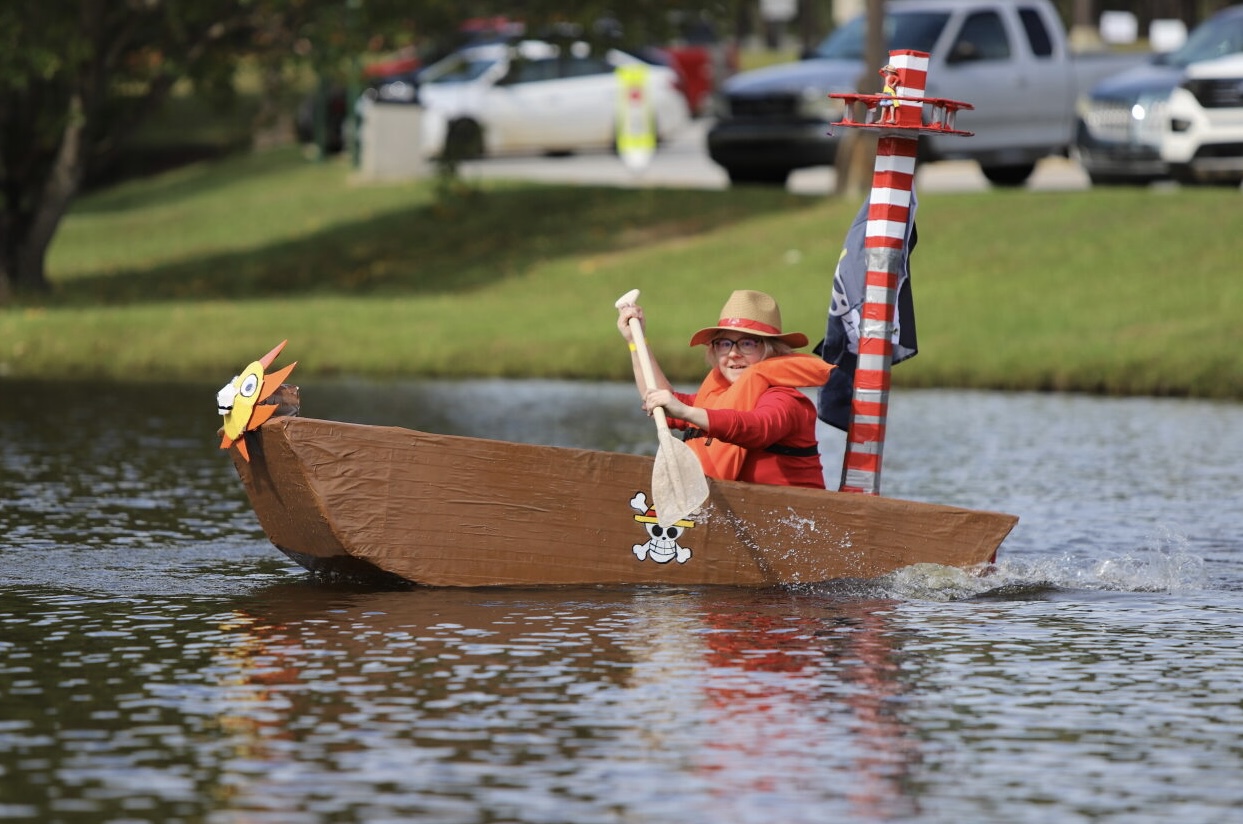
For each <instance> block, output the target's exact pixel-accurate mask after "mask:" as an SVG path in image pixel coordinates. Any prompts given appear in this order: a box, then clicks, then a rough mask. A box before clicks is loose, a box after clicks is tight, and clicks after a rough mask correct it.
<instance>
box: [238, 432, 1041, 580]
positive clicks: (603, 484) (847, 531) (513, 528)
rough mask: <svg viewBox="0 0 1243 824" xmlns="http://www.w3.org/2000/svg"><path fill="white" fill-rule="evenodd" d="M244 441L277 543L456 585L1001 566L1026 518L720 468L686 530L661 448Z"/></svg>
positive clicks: (303, 554) (253, 435)
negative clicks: (662, 489)
mask: <svg viewBox="0 0 1243 824" xmlns="http://www.w3.org/2000/svg"><path fill="white" fill-rule="evenodd" d="M244 438H245V443H246V446H247V450H246V452H247V453H248V457H249V460H247V456H246V455H245V454H243V452H242V450H240V449H238V448H236V447H234V448H231V449H230V450H229V452H230V454H231V455H232V458H233V462H234V464H235V466H236V467H237V471H238V473H239V475H240V476H241V479H242V483H243V485H244V487H245V490H246V494H247V495H248V496H249V498H250V503H251V505H252V506H253V508H254V510H255V513H256V514H257V515H258V518H259V523H260V525H261V526H262V527H263V530H264V532H265V533H266V534H267V535H268V537H269V538H270V539H271V541H272V543H273V544H274V545H275V546H276V547H277V548H278V549H279V550H281V551H282V552H284V553H285V554H286V555H288V556H289V557H290V558H292V559H294V560H295V561H297V562H298V563H299V564H301V565H302V566H304V567H306V568H307V569H310V570H312V571H315V572H320V573H330V574H342V575H346V576H350V577H360V576H361V577H380V578H388V579H400V580H401V581H403V582H408V583H412V584H419V585H427V586H439V587H484V586H556V585H674V586H677V585H683V586H687V585H725V586H743V587H767V586H778V585H791V584H810V583H817V582H823V581H831V580H838V579H846V578H874V577H877V576H881V575H884V574H886V573H889V572H892V571H894V570H897V569H900V568H902V567H906V566H911V565H914V564H940V565H944V566H950V567H959V568H964V569H975V568H985V567H986V566H987V565H988V564H989V563H990V562H991V561H993V560H995V557H996V552H997V548H998V546H1000V544H1001V542H1002V541H1003V540H1004V539H1005V537H1006V535H1007V534H1009V532H1010V530H1011V529H1012V528H1013V527H1014V525H1015V523H1016V522H1017V521H1018V519H1017V518H1016V517H1015V516H1013V515H1006V514H1001V513H996V512H985V511H977V510H970V509H962V508H957V507H952V506H942V505H937V504H929V503H919V502H913V501H904V500H898V499H893V498H885V497H880V496H876V495H865V494H858V493H849V492H835V491H827V490H817V489H803V488H793V487H783V486H764V485H756V484H748V483H740V482H732V481H719V480H712V479H710V480H709V496H708V500H707V502H706V503H705V504H704V506H703V507H702V508H701V509H700V510H698V511H697V512H694V513H692V514H691V515H690V516H688V517H687V518H686V519H684V520H682V521H679V522H678V523H676V524H675V525H673V526H671V527H669V528H667V529H666V528H662V527H661V526H660V525H659V524H658V523H657V518H656V513H655V512H654V510H653V509H652V508H651V505H650V496H651V490H650V484H651V482H652V467H653V458H651V457H647V456H641V455H628V454H621V453H613V452H603V451H593V450H584V449H571V448H565V447H553V446H539V445H532V444H521V443H510V442H505V441H496V440H488V439H482V438H468V437H461V436H451V435H437V434H431V433H427V432H419V431H415V430H410V429H404V428H399V427H389V426H368V425H361V424H350V423H341V422H336V421H328V420H317V419H314V418H302V417H286V416H277V417H273V418H271V419H269V420H267V421H266V422H264V423H263V424H262V425H260V426H259V427H258V428H256V429H254V430H252V431H247V432H246V433H245V435H244Z"/></svg>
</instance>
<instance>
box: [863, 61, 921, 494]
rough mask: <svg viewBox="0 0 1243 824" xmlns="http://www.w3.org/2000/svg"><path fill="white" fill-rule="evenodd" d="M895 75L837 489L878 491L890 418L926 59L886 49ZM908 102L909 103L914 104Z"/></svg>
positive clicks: (873, 199) (876, 177) (880, 148)
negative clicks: (897, 317)
mask: <svg viewBox="0 0 1243 824" xmlns="http://www.w3.org/2000/svg"><path fill="white" fill-rule="evenodd" d="M889 58H890V59H889V63H890V65H891V66H893V68H895V69H896V70H897V74H898V77H899V86H898V88H897V89H896V96H895V97H894V98H893V99H892V100H890V101H887V102H888V103H889V105H892V106H893V108H894V111H893V112H892V114H893V120H892V123H891V125H889V126H888V127H887V126H886V125H879V128H880V136H879V138H878V141H877V146H876V166H875V169H874V171H873V174H872V192H871V195H870V198H869V203H868V222H867V233H866V239H865V241H864V253H865V259H866V262H867V279H866V287H865V296H864V302H863V310H862V313H861V317H860V324H859V353H858V354H859V358H858V366H857V368H856V371H855V382H854V394H853V398H852V401H851V412H850V424H849V427H848V429H847V432H846V455H845V459H844V460H843V462H842V482H841V490H842V491H843V492H862V493H864V494H869V495H879V494H880V471H881V456H882V454H883V452H884V447H885V426H886V419H887V417H888V414H889V375H890V368H891V366H892V364H893V332H894V311H895V307H896V305H897V297H898V285H899V279H900V277H901V275H902V272H903V264H904V260H905V257H906V249H905V245H906V233H907V218H908V216H909V214H910V209H911V193H912V191H913V189H914V185H915V155H916V152H917V150H918V148H919V134H920V131H922V129H921V126H922V118H923V112H922V109H923V103H922V102H921V101H920V100H919V98H923V96H924V89H925V86H926V83H927V78H928V54H927V53H926V52H917V51H905V50H904V51H892V52H890V53H889ZM912 98H914V99H912Z"/></svg>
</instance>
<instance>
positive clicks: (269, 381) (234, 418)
mask: <svg viewBox="0 0 1243 824" xmlns="http://www.w3.org/2000/svg"><path fill="white" fill-rule="evenodd" d="M288 342H289V341H287V340H283V341H281V342H280V343H279V344H277V345H276V346H275V347H274V348H273V349H272V351H271V352H268V353H267V354H266V355H264V356H263V357H262V358H259V360H257V361H254V362H252V363H251V364H250V365H249V366H247V367H246V368H245V369H243V370H242V373H241V374H240V375H237V376H236V377H234V378H233V380H232V381H230V382H229V383H226V384H225V385H224V386H222V387H221V388H220V391H219V392H217V393H216V409H217V410H218V411H219V412H220V414H221V416H222V417H223V418H224V425H223V426H222V427H221V428H220V432H221V435H222V436H223V437H222V439H221V441H220V448H221V449H228V448H229V447H230V446H233V445H234V444H237V449H238V451H239V452H240V453H241V454H242V457H243V458H244V459H245V460H246V461H247V462H249V461H250V453H249V452H248V451H247V449H246V439H245V438H243V437H242V435H244V434H245V433H246V432H249V431H250V430H252V429H258V428H259V427H260V426H261V425H262V424H263V422H264V421H266V420H267V419H268V418H270V417H272V415H273V414H274V413H275V412H276V410H277V408H278V407H277V405H276V404H275V403H264V401H266V400H268V398H270V397H272V393H273V392H275V391H276V390H277V389H278V388H279V387H280V385H281V384H282V383H284V381H285V379H286V378H288V377H289V373H290V372H292V371H293V368H294V367H295V366H297V365H298V362H297V361H294V362H293V363H291V364H289V365H288V366H286V367H284V368H283V369H278V370H277V371H275V372H272V373H270V374H265V370H267V369H268V368H269V367H270V366H271V365H272V362H273V361H275V360H276V356H277V355H279V354H280V353H281V350H282V349H284V348H285V344H286V343H288Z"/></svg>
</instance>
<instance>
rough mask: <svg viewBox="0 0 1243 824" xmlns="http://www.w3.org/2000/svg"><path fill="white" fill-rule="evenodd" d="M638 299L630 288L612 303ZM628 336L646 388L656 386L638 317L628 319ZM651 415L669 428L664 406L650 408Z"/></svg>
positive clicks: (664, 428) (632, 303)
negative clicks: (637, 358)
mask: <svg viewBox="0 0 1243 824" xmlns="http://www.w3.org/2000/svg"><path fill="white" fill-rule="evenodd" d="M638 299H639V290H638V289H631V290H630V291H629V292H627V293H626V294H624V295H622V296H621V297H620V298H618V299H617V303H615V304H613V305H614V306H615V307H616V308H618V309H621V308H622V307H623V306H632V305H634V302H635V301H636V300H638ZM630 337H631V342H632V343H633V344H634V351H635V353H636V354H637V355H638V356H639V368H640V369H642V370H643V381H644V383H646V384H647V388H648V389H655V388H656V373H655V371H654V370H653V369H652V355H651V353H650V352H648V351H647V340H646V339H645V338H644V337H643V324H641V323H639V319H638V318H631V319H630ZM652 417H654V418H656V426H658V427H659V428H661V429H663V430H665V431H666V432H667V431H668V430H669V421H668V419H667V418H666V417H665V408H664V407H663V406H658V407H656V408H655V409H653V410H652Z"/></svg>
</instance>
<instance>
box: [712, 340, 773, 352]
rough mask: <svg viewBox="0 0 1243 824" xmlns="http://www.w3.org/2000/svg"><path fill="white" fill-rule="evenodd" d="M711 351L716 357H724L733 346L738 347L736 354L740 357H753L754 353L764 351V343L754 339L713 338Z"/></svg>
mask: <svg viewBox="0 0 1243 824" xmlns="http://www.w3.org/2000/svg"><path fill="white" fill-rule="evenodd" d="M710 345H711V346H712V351H713V353H714V354H716V355H717V356H720V355H726V354H728V353H729V350H731V349H733V348H734V347H735V346H737V347H738V353H739V354H741V355H744V356H745V355H754V354H755V353H756V352H762V351H764V341H762V340H758V339H756V338H739V339H738V340H734V339H733V338H714V339H713V341H712V343H711V344H710Z"/></svg>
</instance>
